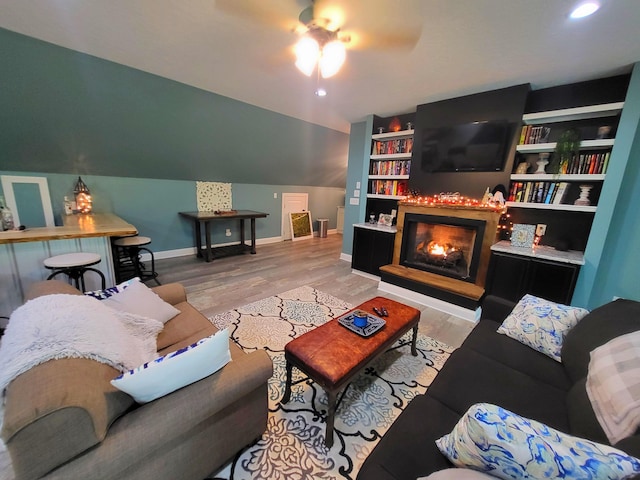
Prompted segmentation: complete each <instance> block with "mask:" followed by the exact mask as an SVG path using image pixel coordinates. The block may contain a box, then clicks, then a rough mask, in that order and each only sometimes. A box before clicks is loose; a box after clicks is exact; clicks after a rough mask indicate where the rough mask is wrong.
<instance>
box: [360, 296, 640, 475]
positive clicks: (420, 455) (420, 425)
mask: <svg viewBox="0 0 640 480" xmlns="http://www.w3.org/2000/svg"><path fill="white" fill-rule="evenodd" d="M514 305H515V304H514V303H511V302H508V301H506V300H504V299H501V298H498V297H492V296H489V297H487V298H486V299H485V301H484V302H483V308H482V318H481V320H480V322H479V323H478V324H477V325H476V326H475V327H474V329H473V330H472V332H471V333H470V334H469V336H468V337H467V339H466V340H465V342H464V343H463V345H462V346H461V347H460V348H458V349H457V350H455V351H454V352H453V353H452V355H451V357H450V358H449V359H448V360H447V362H446V363H445V365H444V367H443V368H442V370H441V371H440V372H439V373H438V375H437V376H436V378H435V379H434V381H433V383H432V384H431V386H429V388H428V390H427V392H426V394H424V395H419V396H417V397H416V398H414V399H413V400H412V401H411V403H410V404H409V405H408V406H407V408H406V409H405V410H404V412H402V414H400V416H399V417H398V419H397V420H396V421H395V422H394V424H393V425H392V426H391V428H390V429H389V430H388V431H387V432H386V433H385V435H384V436H383V438H382V439H381V441H380V442H379V443H378V445H376V447H375V449H374V450H373V451H372V452H371V454H370V455H369V456H368V458H367V459H366V460H365V462H364V464H363V465H362V468H361V469H360V471H359V474H358V477H357V478H358V479H359V480H415V479H416V478H417V477H422V476H426V475H429V474H431V473H433V472H435V471H438V470H444V469H447V468H451V467H452V466H453V465H452V464H451V463H450V462H449V461H448V459H447V458H446V457H445V456H444V455H443V454H442V453H441V452H440V450H438V448H437V446H436V444H435V441H436V439H438V438H440V437H441V436H443V435H445V434H448V433H449V432H451V430H452V429H453V427H454V426H455V425H456V423H457V422H458V420H460V418H461V416H462V415H463V414H464V413H465V412H466V411H467V409H468V408H469V407H470V406H471V405H473V404H475V403H479V402H486V403H492V404H496V405H499V406H501V407H504V408H506V409H508V410H511V411H512V412H515V413H517V414H519V415H522V416H524V417H527V418H532V419H535V420H538V421H540V422H542V423H545V424H547V425H549V426H551V427H553V428H556V429H558V430H560V431H563V432H567V433H569V434H571V435H575V436H578V437H582V438H587V439H591V440H593V441H595V442H598V443H603V444H609V442H608V440H607V437H606V435H605V433H604V431H603V430H602V428H601V427H600V424H599V423H598V420H597V419H596V416H595V413H594V412H593V409H592V407H591V404H590V401H589V398H588V396H587V393H586V389H585V382H586V375H587V368H588V365H589V358H590V357H589V353H590V352H591V351H592V350H594V349H595V348H597V347H598V346H600V345H603V344H605V343H607V342H608V341H609V340H611V339H613V338H616V337H618V336H620V335H624V334H626V333H631V332H634V331H637V330H640V302H634V301H631V300H616V301H614V302H611V303H609V304H607V305H603V306H602V307H599V308H597V309H595V310H594V311H592V312H591V313H589V314H588V315H587V316H585V317H584V318H583V319H582V320H580V322H579V323H578V324H577V325H576V326H575V327H573V329H572V330H571V331H570V332H569V333H568V335H567V336H566V338H565V340H564V342H563V347H562V363H560V362H557V361H555V360H553V359H551V358H549V357H547V356H546V355H544V354H542V353H540V352H537V351H535V350H533V349H532V348H529V347H528V346H525V345H523V344H521V343H519V342H518V341H517V340H514V339H512V338H509V337H507V336H506V335H501V334H499V333H497V332H496V330H497V328H498V327H499V326H500V324H501V323H502V321H503V320H504V319H505V318H506V317H507V315H508V314H509V313H510V312H511V310H512V309H513V307H514ZM614 447H616V448H618V449H620V450H622V451H624V452H627V453H628V454H630V455H633V456H635V457H640V432H638V431H637V432H636V433H635V435H632V436H630V437H627V438H625V439H623V440H621V441H620V442H618V443H616V444H615V445H614ZM453 478H455V475H454V477H453Z"/></svg>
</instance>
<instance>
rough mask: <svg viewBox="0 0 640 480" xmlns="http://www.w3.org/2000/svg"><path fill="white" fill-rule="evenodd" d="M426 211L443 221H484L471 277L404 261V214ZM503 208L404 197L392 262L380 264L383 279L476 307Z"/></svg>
mask: <svg viewBox="0 0 640 480" xmlns="http://www.w3.org/2000/svg"><path fill="white" fill-rule="evenodd" d="M408 214H411V215H409V216H410V217H412V218H413V217H414V215H426V216H429V217H442V218H443V223H447V218H460V219H470V220H476V221H482V222H484V230H483V234H482V238H481V239H478V241H481V242H482V244H481V247H480V248H479V257H478V258H477V259H476V262H477V263H476V267H477V269H476V272H475V275H474V277H473V278H472V279H471V281H469V279H467V280H464V279H458V278H451V277H449V276H446V275H441V274H439V273H434V272H429V271H424V270H421V269H418V268H413V267H409V266H405V265H402V264H401V250H402V245H403V238H404V235H405V233H406V232H405V229H406V228H407V225H406V224H405V217H406V216H407V215H408ZM501 214H502V212H501V211H500V210H496V209H493V208H487V207H486V206H466V205H455V204H452V205H448V204H437V205H432V204H420V203H414V202H411V201H403V202H400V203H399V205H398V219H397V233H396V236H395V240H394V248H393V261H392V263H391V264H390V265H384V266H382V267H380V274H381V278H382V281H384V282H388V283H391V284H394V285H397V286H400V287H402V288H407V289H409V290H413V291H416V292H419V293H422V294H425V295H428V296H431V297H435V298H438V299H440V300H443V301H447V302H450V303H454V304H456V305H459V306H462V307H465V308H470V309H475V308H476V307H477V306H478V304H479V302H480V300H481V298H482V296H483V295H484V291H485V290H484V285H485V281H486V277H487V269H488V266H489V257H490V255H491V245H493V244H494V243H495V242H496V236H497V228H498V223H499V220H500V215H501Z"/></svg>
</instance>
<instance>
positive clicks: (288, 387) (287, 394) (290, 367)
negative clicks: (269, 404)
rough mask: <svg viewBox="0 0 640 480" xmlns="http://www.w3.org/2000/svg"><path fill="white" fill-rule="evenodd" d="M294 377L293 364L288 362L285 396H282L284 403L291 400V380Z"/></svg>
mask: <svg viewBox="0 0 640 480" xmlns="http://www.w3.org/2000/svg"><path fill="white" fill-rule="evenodd" d="M292 376H293V364H292V363H290V362H287V381H286V383H285V385H284V395H283V396H282V403H288V402H289V399H290V398H291V379H292Z"/></svg>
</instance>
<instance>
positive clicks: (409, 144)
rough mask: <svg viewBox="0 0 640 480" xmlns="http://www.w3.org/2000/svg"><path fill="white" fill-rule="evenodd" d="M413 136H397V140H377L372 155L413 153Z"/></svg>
mask: <svg viewBox="0 0 640 480" xmlns="http://www.w3.org/2000/svg"><path fill="white" fill-rule="evenodd" d="M412 150H413V138H397V139H395V140H375V141H374V142H373V146H372V149H371V155H391V154H392V153H411V151H412Z"/></svg>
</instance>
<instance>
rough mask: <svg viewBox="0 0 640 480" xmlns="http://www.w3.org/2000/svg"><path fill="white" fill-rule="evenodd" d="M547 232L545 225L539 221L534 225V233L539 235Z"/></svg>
mask: <svg viewBox="0 0 640 480" xmlns="http://www.w3.org/2000/svg"><path fill="white" fill-rule="evenodd" d="M545 233H547V226H546V225H545V224H544V223H539V224H538V226H537V227H536V235H537V236H539V237H541V236H543V235H544V234H545Z"/></svg>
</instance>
